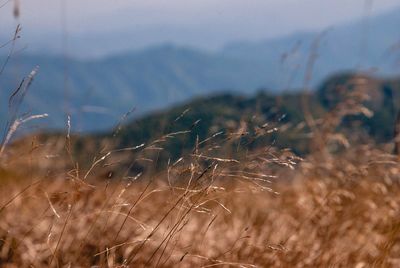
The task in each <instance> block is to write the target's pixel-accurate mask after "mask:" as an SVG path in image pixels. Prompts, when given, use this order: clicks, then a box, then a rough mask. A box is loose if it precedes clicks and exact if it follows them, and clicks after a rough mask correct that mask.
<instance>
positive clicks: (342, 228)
mask: <svg viewBox="0 0 400 268" xmlns="http://www.w3.org/2000/svg"><path fill="white" fill-rule="evenodd" d="M188 160H189V158H187V159H183V160H181V161H179V162H178V163H174V164H171V165H170V166H169V167H168V169H167V170H166V171H161V172H158V173H154V174H152V175H149V176H147V177H146V176H143V177H138V178H128V179H123V180H115V179H102V180H96V179H94V178H86V179H83V177H84V173H83V174H79V172H77V170H71V171H70V172H68V174H62V173H60V174H59V175H57V174H51V175H49V174H48V175H46V174H42V175H40V176H36V175H35V174H36V172H35V174H26V177H30V178H29V179H21V178H19V179H17V178H16V176H17V175H16V174H17V172H14V173H11V172H9V171H3V177H4V178H7V177H8V178H9V179H8V180H6V179H4V180H2V185H1V188H0V191H1V194H0V202H1V203H0V204H1V207H0V213H1V221H0V239H1V240H0V241H1V242H0V263H1V266H2V267H357V268H361V267H398V266H399V265H400V258H399V256H400V246H399V245H400V244H399V243H398V242H399V239H400V218H399V215H400V205H399V204H400V203H399V202H400V184H399V181H398V179H399V174H400V170H399V168H400V165H399V163H398V161H397V158H396V157H394V156H392V155H390V154H387V153H385V150H384V149H378V148H374V147H371V146H368V145H364V146H354V147H351V148H349V149H347V150H345V151H343V152H341V153H338V154H336V155H327V154H319V153H315V154H312V155H310V156H308V157H307V158H306V159H302V160H301V159H299V158H296V157H293V156H292V155H291V154H288V153H287V152H275V151H271V149H266V150H262V151H259V152H257V154H253V155H250V154H249V155H247V156H246V157H243V158H242V159H240V161H234V160H233V159H222V158H213V159H208V161H207V164H204V163H201V161H200V159H199V158H192V159H191V161H188ZM101 168H102V167H99V168H98V169H99V171H101ZM26 169H28V168H26ZM94 169H95V168H93V172H94V173H96V172H95V171H94ZM37 174H39V173H37ZM94 177H95V176H94Z"/></svg>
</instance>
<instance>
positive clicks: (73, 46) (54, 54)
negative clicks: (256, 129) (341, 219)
mask: <svg viewBox="0 0 400 268" xmlns="http://www.w3.org/2000/svg"><path fill="white" fill-rule="evenodd" d="M0 6H1V8H0V44H2V48H1V49H0V59H1V62H2V63H3V62H6V64H5V65H7V66H6V68H3V69H4V70H3V71H2V74H1V75H0V89H1V90H0V96H1V101H2V103H1V106H0V118H1V122H6V121H7V120H8V119H7V118H8V117H9V109H8V108H7V106H9V105H7V102H8V99H9V96H10V95H11V94H12V92H14V91H15V89H16V88H18V86H19V85H20V83H21V79H22V78H23V77H27V76H28V75H29V73H30V72H31V71H32V70H33V69H34V68H35V67H36V66H39V69H38V70H37V71H38V72H37V74H36V76H35V79H34V80H35V81H34V83H32V85H30V89H29V92H27V94H26V96H25V99H24V102H23V105H22V106H21V109H20V111H19V113H20V114H26V113H48V114H49V117H48V118H47V119H46V120H44V121H43V122H42V123H41V124H40V128H46V129H62V128H65V125H66V115H70V116H71V118H72V130H73V131H75V132H82V131H83V132H93V131H100V130H106V129H109V128H111V127H113V126H115V124H116V122H118V120H119V119H120V118H121V116H123V115H124V114H125V113H126V112H128V111H130V110H132V109H134V110H135V111H134V112H133V113H131V114H130V116H131V117H140V116H143V115H145V114H148V113H150V112H152V111H155V110H160V109H164V108H167V107H171V106H172V105H175V104H177V103H182V102H184V101H188V100H190V99H192V98H195V97H199V96H209V95H216V94H219V93H233V94H236V95H245V96H252V95H253V94H255V93H256V92H259V91H266V92H269V93H272V94H277V93H282V92H293V91H299V90H302V89H304V88H309V89H310V90H316V89H318V88H319V87H320V86H321V85H322V84H323V82H324V81H326V79H328V78H329V77H331V76H332V75H336V74H338V73H344V72H358V73H360V72H361V73H363V74H367V75H368V76H371V77H375V78H393V77H395V76H396V75H398V74H399V72H400V53H399V50H400V32H399V30H398V27H399V25H400V3H399V2H398V1H397V0H379V1H373V0H354V1H346V0H335V1H320V0H307V1H296V0H267V1H266V0H253V1H242V0H219V1H211V0H205V1H191V2H188V1H183V0H170V1H162V0H150V1H123V0H115V1H107V0H88V1H78V0H29V1H28V0H14V1H10V0H2V1H1V2H0ZM17 25H20V26H21V31H20V32H19V33H18V35H19V36H20V38H19V39H17V40H15V41H13V42H9V41H10V40H11V39H13V36H14V33H15V29H16V27H17ZM8 55H9V56H10V57H7V56H8ZM31 127H32V126H31Z"/></svg>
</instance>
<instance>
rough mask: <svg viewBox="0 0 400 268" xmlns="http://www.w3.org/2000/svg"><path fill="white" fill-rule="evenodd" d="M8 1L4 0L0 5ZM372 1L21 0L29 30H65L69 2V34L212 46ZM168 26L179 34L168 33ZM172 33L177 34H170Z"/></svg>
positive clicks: (4, 24)
mask: <svg viewBox="0 0 400 268" xmlns="http://www.w3.org/2000/svg"><path fill="white" fill-rule="evenodd" d="M6 1H7V0H0V6H1V5H2V4H3V3H5V2H6ZM13 1H15V0H10V2H9V3H8V4H6V5H5V6H4V7H3V8H1V9H0V34H1V32H5V31H7V30H9V29H11V28H12V27H11V26H10V25H13V24H15V20H14V19H13V18H12V12H11V10H12V7H13ZM369 1H371V0H19V2H20V5H21V18H20V22H21V23H22V25H23V27H24V28H25V31H26V32H27V33H28V34H38V33H56V32H60V29H61V21H62V20H61V16H62V14H63V11H62V10H63V9H62V6H63V5H64V6H65V7H66V8H65V9H64V12H65V13H64V14H66V18H67V20H66V21H67V24H66V25H67V29H68V32H69V33H70V34H78V33H80V34H83V33H90V34H96V33H99V34H107V33H109V32H129V31H131V32H134V31H136V32H138V31H142V32H143V40H141V41H144V44H145V43H146V42H148V43H151V42H155V43H156V42H164V41H171V42H174V41H176V42H177V43H179V42H181V41H182V42H185V38H186V36H187V35H190V34H191V35H193V36H196V35H201V34H202V33H205V32H210V33H213V34H210V35H204V36H205V39H207V38H208V39H210V40H209V41H210V42H209V43H210V46H211V47H212V46H216V45H221V44H220V43H223V42H227V41H231V40H235V39H236V40H243V39H244V40H259V39H265V38H270V37H274V36H280V35H286V34H289V33H292V32H296V31H302V30H315V29H317V30H318V29H324V28H326V27H329V26H333V25H335V24H338V23H341V22H345V21H348V20H352V19H355V18H359V17H362V16H364V15H365V14H366V12H365V6H366V2H369ZM62 3H64V4H62ZM395 7H400V1H399V0H375V1H373V3H372V13H373V14H374V13H375V14H376V13H380V12H383V11H386V10H390V9H393V8H395ZM152 29H153V30H152ZM154 29H157V30H154ZM168 31H170V32H171V33H172V32H173V33H174V34H170V35H168V34H165V33H166V32H167V33H168ZM180 31H181V32H180ZM161 32H162V33H161ZM180 33H181V36H180V35H179V34H180ZM138 36H140V35H138ZM168 36H170V38H171V39H178V40H166V39H168ZM180 38H181V39H182V40H180ZM139 39H140V38H139ZM211 39H212V40H211ZM214 39H215V40H214ZM146 40H148V41H146ZM211 41H214V42H211ZM196 42H199V41H196ZM207 42H208V41H207V40H204V42H203V43H204V44H200V46H202V45H203V46H207ZM199 43H201V42H199Z"/></svg>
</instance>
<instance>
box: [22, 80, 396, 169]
mask: <svg viewBox="0 0 400 268" xmlns="http://www.w3.org/2000/svg"><path fill="white" fill-rule="evenodd" d="M304 96H305V95H304V94H303V93H301V92H292V93H286V94H271V93H268V92H267V91H260V92H258V93H257V94H255V95H253V96H240V95H233V94H218V95H215V96H211V97H199V98H196V99H194V100H193V101H190V102H185V103H182V104H180V105H177V106H175V107H173V108H169V109H164V110H161V111H159V112H155V113H152V114H150V115H145V116H142V117H140V118H137V119H134V120H130V119H128V118H124V119H123V120H121V121H120V123H119V124H118V125H117V126H116V127H115V128H114V129H113V130H112V131H104V132H99V133H97V134H89V135H74V136H73V138H72V148H73V150H72V151H73V155H74V157H75V158H76V159H77V160H79V163H80V165H82V166H86V165H88V164H89V165H90V163H92V161H93V159H96V158H97V159H98V158H101V157H102V156H104V153H105V152H108V151H115V154H116V155H120V156H118V157H116V159H114V160H115V161H116V162H118V163H120V164H122V163H123V165H124V166H125V167H128V166H129V165H130V164H129V161H130V160H129V159H130V158H131V156H132V154H133V155H135V153H134V152H131V150H125V149H124V148H136V147H137V146H139V148H142V147H143V146H144V148H148V149H147V150H144V151H143V152H142V153H143V156H142V157H143V159H147V158H149V159H153V158H155V159H157V164H155V163H152V164H151V167H153V168H154V167H155V166H156V167H158V168H162V167H164V166H165V165H166V164H167V163H168V162H170V161H175V160H177V159H179V158H180V157H181V156H183V155H187V154H190V153H193V152H194V151H195V150H197V149H196V148H198V149H202V150H205V151H207V150H210V151H209V152H208V153H210V154H212V152H213V150H214V149H216V148H217V149H218V150H219V155H223V156H225V157H227V158H230V157H233V158H235V157H236V156H237V154H238V152H241V154H243V150H245V151H248V152H252V151H257V150H260V149H262V148H268V147H269V146H271V145H273V146H274V147H276V148H279V149H281V150H286V149H289V150H290V151H291V152H293V153H295V154H296V155H299V156H302V157H305V156H307V155H309V154H311V153H314V152H315V150H319V149H318V148H320V147H323V148H327V150H330V151H331V152H332V153H338V152H341V151H343V150H344V151H345V150H346V149H347V148H348V146H350V144H358V145H360V144H361V145H362V144H374V145H377V146H378V147H379V146H386V145H389V148H392V149H393V145H391V144H392V141H393V135H394V123H395V120H396V114H397V112H398V110H399V104H400V80H382V79H376V78H372V77H368V76H366V75H360V74H351V73H347V74H340V75H336V76H333V77H331V78H330V79H328V80H326V81H325V82H324V83H323V84H322V85H321V86H320V87H319V89H318V90H317V91H316V92H314V93H312V94H310V95H309V96H308V97H307V98H306V101H307V107H308V111H309V112H310V113H311V115H312V117H313V120H314V122H315V123H314V124H315V126H313V127H312V128H311V127H310V125H309V123H308V122H307V120H306V118H305V117H304V111H305V110H304V103H303V101H304ZM315 129H317V130H318V131H316V130H315ZM312 133H314V134H313V135H312ZM315 133H317V134H318V135H319V137H316V136H315V135H316V134H315ZM65 137H66V133H65V132H62V133H58V134H57V133H53V134H51V133H48V134H41V135H35V136H33V137H32V138H28V139H27V140H25V141H28V144H31V143H32V144H34V143H37V144H46V146H47V149H45V150H44V151H47V153H46V154H44V155H58V154H62V153H61V152H63V151H64V149H65V148H64V147H63V146H62V145H63V144H64V143H65ZM32 139H33V140H32ZM220 144H224V147H221V146H220ZM19 146H20V147H21V146H22V147H26V146H27V144H26V143H25V142H22V144H20V145H19ZM29 146H31V145H29ZM60 146H61V147H60ZM149 148H150V149H149ZM151 148H152V149H151ZM392 149H389V150H392ZM133 151H135V150H133ZM111 162H112V161H111ZM147 166H148V163H146V162H145V163H135V164H134V165H133V166H132V167H131V170H136V171H140V170H145V169H146V167H147ZM110 168H111V169H112V166H110Z"/></svg>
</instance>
